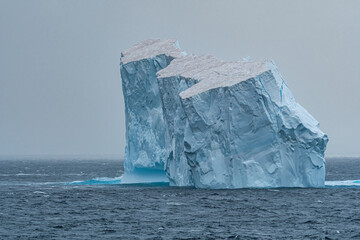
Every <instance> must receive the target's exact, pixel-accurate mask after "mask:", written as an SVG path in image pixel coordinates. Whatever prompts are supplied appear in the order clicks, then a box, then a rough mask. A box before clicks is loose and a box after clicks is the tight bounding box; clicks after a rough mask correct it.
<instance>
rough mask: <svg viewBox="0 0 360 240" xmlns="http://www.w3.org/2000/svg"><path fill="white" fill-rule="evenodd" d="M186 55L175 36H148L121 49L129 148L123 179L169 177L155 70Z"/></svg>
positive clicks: (154, 180)
mask: <svg viewBox="0 0 360 240" xmlns="http://www.w3.org/2000/svg"><path fill="white" fill-rule="evenodd" d="M181 56H183V53H182V52H181V51H180V50H179V48H178V47H177V43H176V40H175V39H170V40H165V41H161V40H147V41H144V42H141V43H139V44H137V45H135V46H134V47H132V48H130V49H129V50H127V51H125V52H123V53H122V57H121V59H120V73H121V79H122V87H123V94H124V101H125V118H126V149H125V157H124V167H125V174H124V176H123V178H122V182H125V183H126V182H129V183H130V182H163V181H168V179H167V177H166V174H165V171H164V163H165V161H166V158H167V150H166V146H165V134H166V133H165V123H164V119H163V108H162V104H161V99H160V95H159V86H158V83H157V79H156V72H158V71H159V70H161V69H163V68H165V67H167V66H168V65H169V64H170V62H171V61H172V60H173V59H175V58H177V57H181Z"/></svg>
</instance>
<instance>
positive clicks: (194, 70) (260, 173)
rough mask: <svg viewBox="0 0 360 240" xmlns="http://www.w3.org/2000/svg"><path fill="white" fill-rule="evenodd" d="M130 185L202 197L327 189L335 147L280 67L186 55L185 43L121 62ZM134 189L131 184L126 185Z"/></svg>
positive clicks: (144, 50) (149, 49) (147, 44)
mask: <svg viewBox="0 0 360 240" xmlns="http://www.w3.org/2000/svg"><path fill="white" fill-rule="evenodd" d="M120 69H121V77H122V81H123V92H124V98H125V108H126V112H125V115H126V140H127V146H126V151H125V163H124V165H125V174H124V177H123V179H122V180H124V181H139V182H142V181H169V182H170V185H173V186H194V187H196V188H253V187H255V188H263V187H324V183H325V160H324V155H325V150H326V145H327V142H328V137H327V135H326V134H324V133H323V132H322V131H321V130H320V129H319V123H318V122H317V121H316V120H315V119H314V118H313V117H312V116H311V115H310V114H309V113H308V112H307V111H306V110H305V109H304V108H303V107H302V106H301V105H299V104H298V103H297V102H296V101H295V99H294V97H293V95H292V93H291V91H290V90H289V88H288V86H287V85H286V83H285V81H284V79H283V78H282V76H281V75H280V73H279V71H278V69H277V66H276V65H275V63H274V62H273V61H272V60H265V61H254V60H250V58H245V59H242V60H239V61H232V62H225V61H222V60H219V59H217V58H216V57H214V56H211V55H203V56H195V55H186V54H185V53H184V52H182V51H181V50H180V49H179V46H178V44H177V42H176V40H173V39H171V40H165V41H161V40H147V41H144V42H142V43H140V44H138V45H136V46H134V47H133V48H131V49H129V50H128V51H126V52H124V53H123V54H122V58H121V67H120ZM126 179H128V180H126Z"/></svg>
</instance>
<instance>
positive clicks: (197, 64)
mask: <svg viewBox="0 0 360 240" xmlns="http://www.w3.org/2000/svg"><path fill="white" fill-rule="evenodd" d="M222 63H223V61H221V60H219V59H217V58H216V57H214V56H211V55H203V56H193V55H188V56H186V57H183V58H178V59H176V60H174V61H172V62H171V64H170V65H169V66H168V67H166V68H165V69H163V70H161V71H159V72H158V74H157V75H158V83H159V89H160V97H161V100H162V103H163V113H164V120H165V126H166V133H167V134H166V136H167V138H166V148H167V149H169V158H168V159H167V161H166V166H165V170H166V172H167V176H168V177H169V180H170V184H171V185H174V186H193V180H192V172H191V167H190V165H189V164H191V163H189V162H188V161H187V159H186V157H185V153H184V130H185V126H186V121H187V118H186V116H185V113H184V110H183V108H182V106H181V101H180V96H179V94H180V92H182V91H184V90H186V89H188V88H189V87H191V86H192V85H194V84H196V83H197V82H199V81H201V80H202V79H200V78H199V79H197V78H196V77H194V76H196V75H197V74H203V72H206V71H211V69H212V68H213V67H215V66H218V65H220V64H222ZM187 76H192V77H193V78H188V77H187Z"/></svg>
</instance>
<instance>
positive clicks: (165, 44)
mask: <svg viewBox="0 0 360 240" xmlns="http://www.w3.org/2000/svg"><path fill="white" fill-rule="evenodd" d="M162 54H164V55H167V56H171V57H173V58H177V57H182V56H184V55H186V53H185V52H183V51H181V50H180V48H179V44H178V42H177V40H176V39H168V40H160V39H148V40H145V41H143V42H141V43H138V44H136V45H135V46H133V47H131V48H130V49H128V50H126V51H124V52H122V56H121V62H122V63H123V64H126V63H129V62H135V61H139V60H141V59H150V58H153V57H156V56H159V55H162Z"/></svg>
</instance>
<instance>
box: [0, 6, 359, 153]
mask: <svg viewBox="0 0 360 240" xmlns="http://www.w3.org/2000/svg"><path fill="white" fill-rule="evenodd" d="M359 23H360V1H356V0H355V1H352V0H344V1H339V0H336V1H331V0H324V1H304V0H299V1H288V0H282V1H273V0H272V1H268V0H263V1H259V0H257V1H253V0H248V1H238V0H236V1H210V0H204V1H193V0H188V1H184V0H183V1H168V0H164V1H133V0H129V1H110V0H107V1H89V0H84V1H70V0H69V1H50V0H44V1H35V0H34V1H29V0H25V1H17V0H9V1H4V0H0V155H9V154H11V155H12V154H20V155H22V154H31V155H34V154H86V155H91V154H96V155H99V154H121V155H123V153H124V148H125V132H124V129H125V126H124V125H125V121H124V102H123V95H122V90H121V80H120V74H119V58H120V53H121V51H122V50H125V49H127V48H129V47H131V46H132V45H133V44H135V43H137V42H139V41H142V40H144V39H147V38H162V39H165V38H170V37H172V38H177V39H178V40H179V42H180V46H181V47H182V49H184V50H185V51H187V52H188V53H195V54H205V53H210V54H214V55H216V56H217V57H219V58H221V59H223V60H234V59H239V58H242V57H246V56H251V57H252V58H253V59H263V58H272V59H274V60H275V62H276V63H277V65H278V67H279V70H280V72H281V73H282V75H283V77H284V78H285V80H286V82H287V84H288V86H289V87H290V89H291V90H292V92H293V94H294V95H295V98H296V100H297V101H298V102H299V103H300V104H301V105H303V106H304V107H305V108H306V109H307V110H308V111H309V112H310V113H311V114H312V115H313V116H314V117H315V118H316V119H317V120H318V121H319V122H320V124H321V129H322V130H323V131H324V132H326V133H327V134H328V135H329V138H330V142H329V144H328V150H327V155H332V156H333V155H347V156H349V155H360V144H359V143H360V141H359V140H358V138H359V137H358V136H359V135H360V125H359V123H360V106H359V105H360V94H359V92H358V91H359V87H360V60H359V56H360V26H359Z"/></svg>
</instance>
